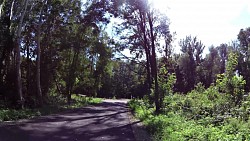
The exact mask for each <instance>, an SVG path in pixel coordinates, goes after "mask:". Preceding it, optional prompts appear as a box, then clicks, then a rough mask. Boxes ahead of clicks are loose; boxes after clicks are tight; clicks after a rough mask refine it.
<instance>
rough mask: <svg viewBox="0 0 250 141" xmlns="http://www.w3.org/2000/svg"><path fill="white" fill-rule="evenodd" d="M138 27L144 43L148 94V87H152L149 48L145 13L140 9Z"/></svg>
mask: <svg viewBox="0 0 250 141" xmlns="http://www.w3.org/2000/svg"><path fill="white" fill-rule="evenodd" d="M140 19H141V21H140V28H141V31H142V33H143V42H144V43H143V44H144V49H145V53H146V70H147V86H148V95H150V92H151V91H150V89H151V87H152V83H151V70H150V50H149V47H150V46H149V45H148V40H147V35H146V29H145V28H146V27H145V22H146V21H145V14H143V13H142V12H141V11H140Z"/></svg>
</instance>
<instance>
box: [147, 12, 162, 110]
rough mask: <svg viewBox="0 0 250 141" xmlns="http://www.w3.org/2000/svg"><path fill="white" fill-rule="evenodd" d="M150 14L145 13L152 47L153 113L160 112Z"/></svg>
mask: <svg viewBox="0 0 250 141" xmlns="http://www.w3.org/2000/svg"><path fill="white" fill-rule="evenodd" d="M150 14H152V13H149V12H148V13H147V15H148V20H149V28H150V39H151V47H152V56H151V59H152V64H151V67H152V69H151V70H152V76H153V77H154V85H155V108H156V110H155V112H156V113H159V112H160V102H159V85H158V73H157V62H156V52H155V37H154V32H153V21H152V18H151V16H150Z"/></svg>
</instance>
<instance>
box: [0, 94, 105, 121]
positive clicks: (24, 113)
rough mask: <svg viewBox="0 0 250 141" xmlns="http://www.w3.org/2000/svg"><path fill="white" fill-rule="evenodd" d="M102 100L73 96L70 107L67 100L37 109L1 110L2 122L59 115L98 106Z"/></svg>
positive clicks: (57, 101) (53, 101) (55, 101)
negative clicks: (87, 106)
mask: <svg viewBox="0 0 250 141" xmlns="http://www.w3.org/2000/svg"><path fill="white" fill-rule="evenodd" d="M101 100H102V99H101V98H92V97H82V96H78V95H75V94H73V95H72V103H71V104H70V105H67V104H66V100H65V99H55V98H54V99H53V100H51V101H50V102H49V104H47V105H44V106H43V107H41V108H35V109H29V108H25V109H20V110H16V109H7V108H1V109H0V121H11V120H18V119H29V118H33V117H36V116H41V115H49V114H53V113H58V112H61V111H64V110H67V109H73V108H80V107H83V106H86V105H89V104H97V103H100V102H101Z"/></svg>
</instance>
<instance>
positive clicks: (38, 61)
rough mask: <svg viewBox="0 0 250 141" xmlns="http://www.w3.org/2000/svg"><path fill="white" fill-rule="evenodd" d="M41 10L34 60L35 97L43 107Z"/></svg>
mask: <svg viewBox="0 0 250 141" xmlns="http://www.w3.org/2000/svg"><path fill="white" fill-rule="evenodd" d="M42 10H43V6H42V7H41V10H40V17H39V23H38V33H37V60H36V63H37V64H36V77H37V78H36V80H37V81H36V87H37V95H38V97H39V106H42V105H43V95H42V90H41V70H40V66H41V26H42Z"/></svg>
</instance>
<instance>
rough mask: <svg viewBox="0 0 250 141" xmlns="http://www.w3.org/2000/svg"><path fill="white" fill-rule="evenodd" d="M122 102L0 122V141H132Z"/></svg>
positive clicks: (124, 102) (111, 101) (124, 101)
mask: <svg viewBox="0 0 250 141" xmlns="http://www.w3.org/2000/svg"><path fill="white" fill-rule="evenodd" d="M126 102H127V101H126V100H104V101H103V102H102V103H100V104H97V105H93V106H88V107H84V108H79V109H74V110H69V111H66V112H63V113H60V114H55V115H49V116H42V117H38V118H34V119H30V120H22V121H18V122H9V123H6V122H4V123H0V141H134V140H135V137H134V134H133V131H132V129H131V124H133V123H130V121H129V118H128V112H129V111H128V108H127V106H126Z"/></svg>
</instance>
